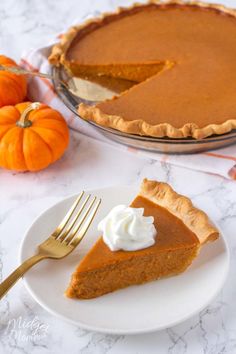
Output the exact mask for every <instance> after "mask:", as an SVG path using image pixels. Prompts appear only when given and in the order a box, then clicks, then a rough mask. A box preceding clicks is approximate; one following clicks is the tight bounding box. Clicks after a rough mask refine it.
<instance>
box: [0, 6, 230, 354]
mask: <svg viewBox="0 0 236 354" xmlns="http://www.w3.org/2000/svg"><path fill="white" fill-rule="evenodd" d="M128 3H131V1H125V0H123V1H118V0H103V1H98V0H97V1H92V0H90V1H79V0H67V1H63V0H57V1H56V0H47V1H36V0H28V1H27V0H21V1H16V0H1V2H0V52H1V53H4V54H7V55H9V56H12V57H13V58H15V59H19V57H20V53H21V51H22V50H24V49H25V48H29V47H34V46H38V45H45V43H46V42H47V40H48V39H50V37H51V36H53V35H54V34H55V32H60V31H61V30H62V29H63V28H65V27H67V26H69V25H70V24H71V22H72V21H74V19H75V18H83V17H85V16H86V15H87V14H88V13H91V12H92V13H94V12H96V11H104V10H109V9H111V8H114V7H116V6H117V5H118V4H122V5H125V4H128ZM225 3H226V4H228V5H231V6H232V5H236V2H235V0H231V1H227V2H226V1H225ZM16 34H17V37H16ZM143 177H149V178H155V179H160V180H163V181H167V182H170V183H171V184H172V186H173V187H174V188H176V190H177V191H178V192H181V193H184V194H187V195H188V196H190V197H191V198H192V199H193V201H194V202H195V203H197V204H198V205H199V206H200V207H202V208H203V209H205V210H206V211H207V212H208V213H209V215H210V216H211V217H212V218H213V219H214V220H215V221H216V222H218V223H219V225H220V226H221V227H222V229H223V231H224V233H225V236H226V238H227V242H228V244H229V247H230V252H231V267H230V274H229V277H228V279H227V282H226V284H225V287H224V289H223V290H222V291H221V293H220V294H219V296H218V297H217V298H216V299H215V300H214V301H213V302H212V303H211V304H210V305H209V306H208V307H207V308H206V309H204V310H203V311H202V312H201V313H200V314H199V315H197V316H195V317H193V318H192V319H190V320H188V321H186V322H184V323H182V324H180V325H178V326H176V327H173V328H169V329H166V330H164V331H161V332H156V333H152V334H146V335H139V336H114V335H103V334H97V333H92V332H88V331H84V330H81V329H79V328H77V327H75V326H72V325H69V324H67V323H66V322H63V321H61V320H59V319H57V318H54V317H52V316H51V315H49V314H48V313H47V312H46V311H45V310H43V309H42V308H41V307H40V306H39V305H38V304H37V303H36V302H35V301H34V300H33V299H32V298H31V297H30V295H29V294H28V293H27V291H26V290H25V288H24V286H23V283H22V281H19V282H18V283H17V285H16V286H15V287H14V288H13V289H12V290H11V291H10V292H9V294H8V295H7V297H5V298H4V299H3V300H2V301H1V302H0V353H4V354H5V353H6V354H8V353H14V354H15V353H17V354H18V353H24V354H26V353H27V354H28V353H31V354H36V353H37V354H38V353H40V354H41V353H43V354H44V353H58V354H60V353H71V354H74V353H86V354H90V353H92V354H93V353H96V354H97V353H102V354H103V353H104V354H105V353H109V354H119V353H129V354H143V353H158V354H164V353H171V354H182V353H188V354H198V353H199V354H200V353H209V354H210V353H211V354H216V353H236V306H235V298H236V270H235V269H236V238H235V233H236V202H235V200H236V184H235V182H232V181H229V180H225V179H223V178H220V177H216V176H213V175H208V174H203V173H198V172H194V171H190V170H187V169H183V168H178V167H173V166H170V165H168V164H165V163H162V164H161V163H159V162H156V161H153V160H150V159H142V158H138V157H136V156H134V155H129V154H128V153H124V152H121V151H118V150H115V149H114V148H109V149H108V148H107V145H103V144H101V143H98V142H95V141H92V140H89V139H88V138H86V137H82V136H80V135H79V134H78V133H74V132H72V133H71V143H70V147H69V149H68V151H67V152H66V154H65V155H64V157H63V158H62V159H61V160H60V161H58V162H57V163H55V164H54V165H52V166H51V167H49V168H48V169H47V170H45V171H42V172H40V173H35V174H31V173H22V174H17V173H13V172H8V171H3V170H0V280H2V279H3V278H4V277H6V276H7V275H8V274H9V272H10V271H12V270H13V269H14V268H15V267H16V265H17V263H18V250H19V244H20V242H21V240H22V238H23V236H24V233H25V232H26V230H27V228H28V227H29V226H30V224H31V222H32V221H33V219H34V218H35V217H37V215H39V213H40V212H42V211H43V210H44V209H45V208H48V207H49V206H50V205H52V204H53V203H55V202H56V201H58V200H60V199H62V198H64V197H66V196H68V195H70V194H74V193H77V192H78V191H80V190H81V189H82V188H83V189H84V188H85V189H92V188H98V187H104V186H108V185H116V184H134V183H139V182H140V181H141V179H142V178H143ZM20 317H21V320H22V321H25V323H29V321H30V320H33V319H38V320H39V321H40V322H41V323H43V324H45V325H46V326H47V331H45V335H44V336H41V337H39V338H38V337H37V336H34V335H32V333H31V330H30V329H28V330H27V329H21V330H20V329H19V328H18V329H17V331H16V332H17V333H15V336H12V335H10V334H9V331H7V325H8V323H9V321H10V320H12V319H19V318H20ZM26 336H28V337H26Z"/></svg>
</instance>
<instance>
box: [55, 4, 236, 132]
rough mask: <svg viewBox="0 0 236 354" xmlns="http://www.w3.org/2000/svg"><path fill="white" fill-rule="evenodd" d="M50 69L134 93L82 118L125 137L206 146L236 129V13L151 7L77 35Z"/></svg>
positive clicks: (88, 109) (85, 111)
mask: <svg viewBox="0 0 236 354" xmlns="http://www.w3.org/2000/svg"><path fill="white" fill-rule="evenodd" d="M49 60H50V62H51V63H52V64H54V65H59V64H62V65H64V66H65V67H66V68H67V69H68V70H69V71H70V72H71V73H72V74H73V75H75V76H81V77H82V76H83V77H84V76H90V77H92V76H94V77H101V76H106V77H110V78H119V79H126V80H129V81H130V80H131V81H133V82H134V85H133V86H132V87H131V88H129V89H127V90H125V91H124V92H122V93H121V94H119V95H117V96H115V97H113V98H112V99H109V100H106V101H103V102H100V103H98V104H96V105H93V106H91V105H88V104H85V103H81V104H80V105H79V107H78V112H79V115H80V116H81V117H82V118H84V119H86V120H92V121H94V122H96V123H97V124H99V125H102V126H107V127H111V128H114V129H118V130H120V131H122V132H126V133H131V134H139V135H146V136H152V137H163V136H167V137H170V138H183V137H193V138H195V139H202V138H205V137H208V136H210V135H213V134H224V133H227V132H229V131H231V130H233V129H235V128H236V70H235V62H236V11H235V10H232V9H227V8H225V7H223V6H220V5H212V4H206V3H201V2H192V3H184V2H182V1H169V2H168V1H167V2H165V3H161V2H159V1H152V2H150V3H148V4H142V5H141V4H135V5H134V6H132V7H130V8H120V9H119V10H118V11H117V12H116V13H113V14H105V15H104V16H103V17H102V18H99V19H94V20H90V21H88V22H87V23H85V24H84V25H82V26H75V27H72V28H71V29H70V30H69V31H68V32H67V33H66V34H65V35H64V36H63V37H62V39H61V42H60V43H59V44H57V45H55V46H54V48H53V50H52V53H51V56H50V58H49Z"/></svg>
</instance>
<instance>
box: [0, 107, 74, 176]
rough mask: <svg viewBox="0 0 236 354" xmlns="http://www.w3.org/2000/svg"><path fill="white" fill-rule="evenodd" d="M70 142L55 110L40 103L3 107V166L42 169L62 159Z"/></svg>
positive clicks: (0, 113)
mask: <svg viewBox="0 0 236 354" xmlns="http://www.w3.org/2000/svg"><path fill="white" fill-rule="evenodd" d="M41 108H42V109H41ZM45 112H46V118H45V115H44V113H45ZM36 113H37V115H36ZM38 113H39V114H38ZM32 116H34V117H32ZM35 117H36V119H32V118H35ZM31 119H32V120H33V122H32V120H31ZM68 142H69V129H68V127H67V124H66V122H65V120H64V119H63V117H62V116H61V114H60V113H59V112H57V111H55V110H54V109H51V108H50V107H48V106H46V105H41V104H40V103H39V102H34V103H31V102H24V103H20V104H17V105H16V106H15V107H13V106H7V107H2V108H0V166H1V167H5V168H9V169H14V170H17V171H24V170H29V171H38V170H41V169H43V168H45V167H47V166H48V165H49V164H51V163H52V162H54V161H55V160H57V159H58V158H59V157H61V156H62V154H63V152H64V150H65V149H66V147H67V145H68ZM1 143H2V144H1Z"/></svg>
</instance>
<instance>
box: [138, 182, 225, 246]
mask: <svg viewBox="0 0 236 354" xmlns="http://www.w3.org/2000/svg"><path fill="white" fill-rule="evenodd" d="M139 195H140V196H142V197H144V198H146V199H148V200H150V201H152V202H153V203H156V204H158V205H160V206H162V207H164V208H166V209H167V210H168V211H169V212H170V213H172V214H174V215H175V216H176V217H178V218H179V219H181V220H182V221H183V222H184V224H185V225H186V226H187V227H188V228H189V229H190V230H191V231H192V232H194V233H195V235H196V236H197V237H198V239H199V242H200V244H204V243H206V242H208V241H214V240H216V239H217V238H218V237H219V231H218V230H217V229H216V228H215V227H214V226H213V225H212V224H211V222H210V220H209V218H208V216H207V215H206V214H205V213H204V212H203V211H202V210H200V209H197V208H196V207H194V205H193V204H192V202H191V200H190V199H189V198H187V197H185V196H183V195H180V194H178V193H176V192H175V191H174V190H173V189H172V188H171V187H170V186H169V185H168V184H167V183H162V182H156V181H150V180H148V179H144V180H143V182H142V185H141V188H140V192H139Z"/></svg>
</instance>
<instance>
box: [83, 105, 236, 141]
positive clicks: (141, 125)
mask: <svg viewBox="0 0 236 354" xmlns="http://www.w3.org/2000/svg"><path fill="white" fill-rule="evenodd" d="M78 113H79V115H80V116H81V117H82V118H83V119H85V120H91V121H93V122H95V123H97V124H99V125H102V126H105V127H110V128H113V129H117V130H120V131H122V132H125V133H129V134H137V135H146V136H153V137H164V136H167V137H169V138H186V137H189V136H191V137H193V138H195V139H203V138H206V137H208V136H210V135H213V134H218V135H219V134H225V133H228V132H230V131H231V130H233V129H236V119H230V120H227V121H226V122H224V123H222V124H209V125H207V126H206V127H203V128H199V127H198V126H197V125H196V124H195V123H186V124H185V125H184V126H183V127H181V128H175V127H174V126H173V125H171V124H169V123H161V124H156V125H151V124H149V123H147V122H146V121H144V120H141V119H136V120H132V121H128V120H125V119H124V118H122V117H120V116H115V115H109V114H106V113H104V112H102V111H101V110H100V109H99V108H98V107H96V106H89V105H87V104H84V103H81V104H80V105H79V107H78Z"/></svg>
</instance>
